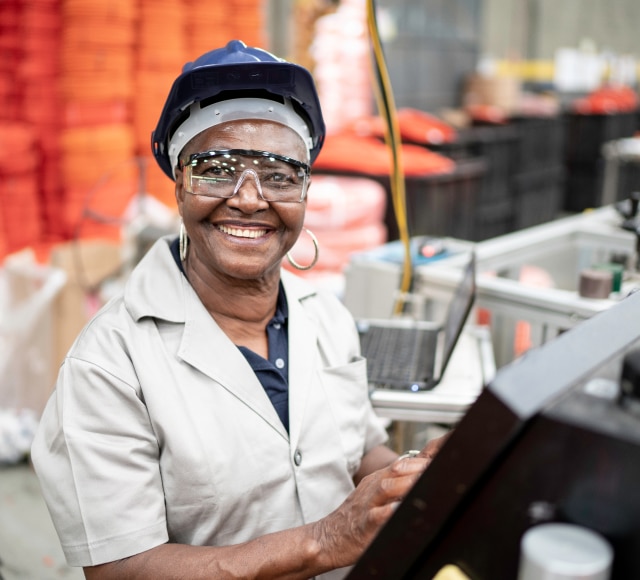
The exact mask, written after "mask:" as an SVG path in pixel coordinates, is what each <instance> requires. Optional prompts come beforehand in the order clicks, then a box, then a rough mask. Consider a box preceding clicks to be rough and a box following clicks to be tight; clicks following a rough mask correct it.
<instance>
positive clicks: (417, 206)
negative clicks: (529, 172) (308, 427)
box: [314, 158, 486, 241]
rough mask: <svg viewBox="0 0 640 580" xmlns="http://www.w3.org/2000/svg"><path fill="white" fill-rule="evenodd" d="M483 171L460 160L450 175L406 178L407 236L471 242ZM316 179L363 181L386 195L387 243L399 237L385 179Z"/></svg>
mask: <svg viewBox="0 0 640 580" xmlns="http://www.w3.org/2000/svg"><path fill="white" fill-rule="evenodd" d="M485 171H486V163H485V162H484V160H483V159H480V158H477V159H461V160H459V161H458V162H456V165H455V169H454V171H452V172H451V173H443V174H436V175H425V176H406V177H405V192H406V203H407V227H408V229H409V235H410V236H422V235H426V236H438V237H445V236H446V237H453V238H459V239H464V240H472V239H473V236H474V227H475V210H476V200H477V197H478V193H479V192H480V190H481V188H482V180H483V178H484V174H485ZM314 174H317V175H346V176H351V177H366V178H369V179H373V180H375V181H377V182H378V183H380V184H382V186H383V187H384V188H385V190H386V192H387V208H386V213H385V225H386V227H387V231H388V239H389V241H393V240H397V239H398V238H399V237H400V234H399V230H398V225H397V222H396V215H395V210H394V208H393V202H392V199H391V181H390V178H389V176H380V175H370V174H364V173H357V172H345V171H328V170H326V169H322V170H314Z"/></svg>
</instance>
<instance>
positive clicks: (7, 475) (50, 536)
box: [0, 462, 84, 580]
mask: <svg viewBox="0 0 640 580" xmlns="http://www.w3.org/2000/svg"><path fill="white" fill-rule="evenodd" d="M61 578H63V579H69V580H76V579H82V578H84V574H83V573H82V569H81V568H71V567H69V566H67V565H66V563H65V560H64V556H63V554H62V549H61V548H60V544H59V542H58V537H57V535H56V532H55V529H54V527H53V523H52V522H51V519H50V517H49V512H48V511H47V507H46V505H45V503H44V500H43V499H42V494H41V492H40V485H39V483H38V479H37V478H36V475H35V473H34V472H33V469H32V468H31V465H29V463H27V462H23V463H20V464H17V465H8V466H0V580H59V579H61Z"/></svg>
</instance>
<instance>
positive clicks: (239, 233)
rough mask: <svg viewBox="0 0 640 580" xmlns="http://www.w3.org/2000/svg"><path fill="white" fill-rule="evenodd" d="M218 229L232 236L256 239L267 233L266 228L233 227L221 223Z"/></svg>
mask: <svg viewBox="0 0 640 580" xmlns="http://www.w3.org/2000/svg"><path fill="white" fill-rule="evenodd" d="M218 229H219V230H220V231H221V232H222V233H224V234H228V235H230V236H234V237H236V238H251V239H256V238H260V237H262V236H264V235H265V234H266V233H267V230H265V229H259V230H258V229H247V228H233V227H230V226H225V225H219V226H218Z"/></svg>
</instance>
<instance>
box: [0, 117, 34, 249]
mask: <svg viewBox="0 0 640 580" xmlns="http://www.w3.org/2000/svg"><path fill="white" fill-rule="evenodd" d="M40 178H41V173H40V158H39V155H38V151H37V147H36V138H35V132H34V130H33V129H32V128H31V127H30V126H29V125H28V124H27V123H22V122H18V121H15V122H11V121H2V122H0V207H2V214H0V217H1V218H2V221H1V222H0V240H2V241H1V242H0V250H2V252H3V253H2V255H1V256H0V257H1V258H4V257H5V256H6V255H7V254H9V253H12V252H16V251H19V250H22V249H23V248H26V247H29V246H35V245H37V244H39V242H40V239H41V234H42V230H41V221H40V218H39V215H40V204H39V200H38V184H39V181H40Z"/></svg>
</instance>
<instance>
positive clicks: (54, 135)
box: [18, 0, 63, 242]
mask: <svg viewBox="0 0 640 580" xmlns="http://www.w3.org/2000/svg"><path fill="white" fill-rule="evenodd" d="M20 23H21V30H22V38H21V43H22V48H23V58H22V62H21V64H20V67H19V68H18V73H19V74H18V76H19V77H20V84H21V85H22V87H23V89H22V90H23V99H22V118H23V119H25V120H26V121H27V122H28V123H29V125H31V127H32V128H33V129H34V131H35V135H36V146H37V149H38V151H39V154H40V156H41V159H40V165H39V167H38V173H39V175H40V179H39V180H38V197H39V199H40V203H41V205H40V210H41V211H40V214H39V215H40V218H41V220H42V231H43V235H44V238H45V240H46V241H48V242H52V241H55V240H59V239H60V238H61V237H62V235H63V231H62V228H61V226H60V224H61V215H60V214H61V212H60V209H61V203H62V190H61V180H60V145H59V137H60V127H61V123H60V100H59V91H58V77H59V65H58V51H59V47H60V23H61V16H60V1H59V0H28V1H27V0H24V1H23V6H22V11H21V18H20Z"/></svg>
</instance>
